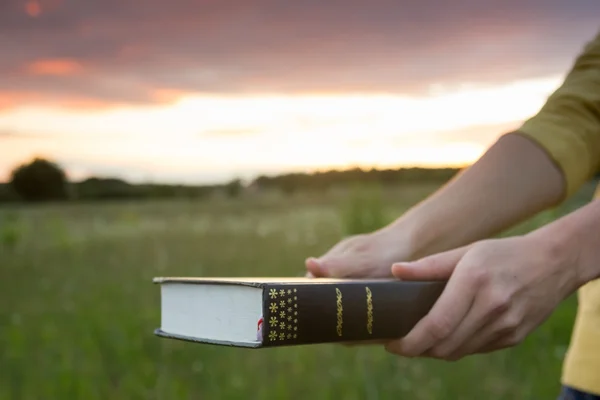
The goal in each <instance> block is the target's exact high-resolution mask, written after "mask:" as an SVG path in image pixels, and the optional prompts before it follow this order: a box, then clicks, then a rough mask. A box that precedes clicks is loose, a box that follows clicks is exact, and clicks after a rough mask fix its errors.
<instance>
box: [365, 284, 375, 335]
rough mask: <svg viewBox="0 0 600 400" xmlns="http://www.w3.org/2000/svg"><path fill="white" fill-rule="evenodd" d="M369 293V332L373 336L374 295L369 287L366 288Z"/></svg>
mask: <svg viewBox="0 0 600 400" xmlns="http://www.w3.org/2000/svg"><path fill="white" fill-rule="evenodd" d="M365 291H366V292H367V332H369V335H372V334H373V294H372V293H371V289H369V287H368V286H367V287H366V288H365Z"/></svg>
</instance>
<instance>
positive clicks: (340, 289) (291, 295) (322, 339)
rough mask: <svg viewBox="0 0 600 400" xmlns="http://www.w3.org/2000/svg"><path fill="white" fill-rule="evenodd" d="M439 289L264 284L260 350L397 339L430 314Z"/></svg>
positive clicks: (433, 285) (428, 285) (424, 285)
mask: <svg viewBox="0 0 600 400" xmlns="http://www.w3.org/2000/svg"><path fill="white" fill-rule="evenodd" d="M444 286H445V282H397V281H396V282H393V281H392V282H390V281H387V282H372V281H364V282H361V281H352V282H347V283H346V282H341V283H338V284H331V283H317V282H316V283H314V284H284V283H282V284H267V285H265V286H264V291H263V320H264V322H263V324H262V329H261V331H262V332H261V333H262V346H263V347H275V346H290V345H300V344H316V343H333V342H354V341H363V340H365V341H366V340H381V339H394V338H399V337H402V336H405V335H406V334H407V333H408V332H409V331H410V330H411V329H412V328H413V327H414V326H415V324H416V323H417V322H418V321H419V320H420V319H421V318H423V317H424V316H425V315H426V314H427V313H428V312H429V310H430V309H431V307H433V304H434V303H435V301H436V300H437V298H438V297H439V296H440V295H441V293H442V291H443V289H444Z"/></svg>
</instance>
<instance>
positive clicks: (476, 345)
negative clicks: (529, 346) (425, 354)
mask: <svg viewBox="0 0 600 400" xmlns="http://www.w3.org/2000/svg"><path fill="white" fill-rule="evenodd" d="M522 324H523V318H521V317H520V316H519V314H518V313H517V312H514V311H513V312H509V313H506V315H503V316H501V317H499V318H496V319H494V320H493V321H490V323H488V324H486V325H484V326H483V327H481V328H480V329H479V330H478V332H476V334H475V335H474V336H473V338H472V339H471V340H469V341H467V342H465V343H464V344H463V345H462V346H461V347H459V348H458V349H456V350H455V351H454V354H453V355H452V357H453V358H455V359H456V358H460V357H464V356H467V355H470V354H476V353H477V354H482V353H489V352H492V351H496V350H499V349H503V348H506V347H512V346H515V345H517V344H518V343H520V342H521V340H523V334H522V332H525V331H527V329H526V328H525V327H523V326H522Z"/></svg>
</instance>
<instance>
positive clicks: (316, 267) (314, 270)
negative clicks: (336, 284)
mask: <svg viewBox="0 0 600 400" xmlns="http://www.w3.org/2000/svg"><path fill="white" fill-rule="evenodd" d="M305 264H306V269H307V272H308V273H310V274H311V275H312V276H313V277H315V278H362V277H366V276H368V277H371V278H384V277H391V273H390V270H389V268H380V267H379V265H378V263H377V261H376V260H374V259H373V257H368V256H367V255H356V254H354V255H352V254H339V255H335V256H333V255H332V256H324V257H321V258H319V259H317V258H308V259H307V260H306V262H305Z"/></svg>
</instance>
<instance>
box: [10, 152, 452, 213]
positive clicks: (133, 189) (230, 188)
mask: <svg viewBox="0 0 600 400" xmlns="http://www.w3.org/2000/svg"><path fill="white" fill-rule="evenodd" d="M458 171H459V170H458V169H455V168H439V169H437V168H436V169H429V168H400V169H374V168H373V169H360V168H355V169H350V170H331V171H324V172H314V173H289V174H280V175H274V176H266V175H262V176H259V177H257V178H255V179H254V180H252V181H251V182H250V183H249V184H247V185H244V184H243V183H242V181H241V180H239V179H234V180H232V181H230V182H226V183H223V184H218V185H176V184H173V185H169V184H133V183H130V182H127V181H125V180H122V179H118V178H101V177H91V178H88V179H85V180H83V181H78V182H71V181H69V180H68V178H67V175H66V173H65V171H64V170H63V169H62V168H61V167H60V166H59V165H58V164H57V163H55V162H53V161H50V160H47V159H42V158H35V159H33V160H32V161H30V162H28V163H25V164H22V165H19V166H18V167H17V168H15V169H14V170H13V171H12V173H11V175H10V180H9V182H8V183H6V184H0V202H19V201H27V202H42V201H65V200H71V201H72V200H115V199H150V198H204V197H207V196H210V195H212V194H215V193H219V194H222V195H225V196H229V197H236V196H239V195H240V194H242V193H243V192H244V191H259V192H260V191H267V190H278V191H281V192H283V193H286V194H292V193H295V192H299V191H324V190H328V189H330V188H332V187H336V186H347V185H353V184H360V183H380V184H383V185H394V184H402V183H414V182H434V183H443V182H446V181H448V180H450V179H451V178H452V177H453V176H454V175H455V174H456V173H457V172H458Z"/></svg>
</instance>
